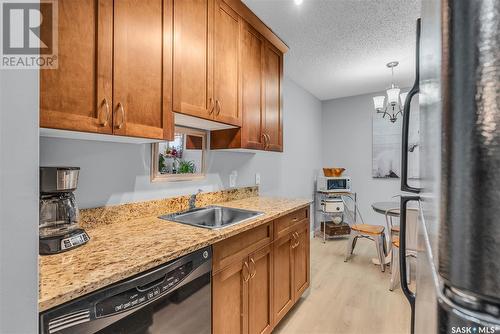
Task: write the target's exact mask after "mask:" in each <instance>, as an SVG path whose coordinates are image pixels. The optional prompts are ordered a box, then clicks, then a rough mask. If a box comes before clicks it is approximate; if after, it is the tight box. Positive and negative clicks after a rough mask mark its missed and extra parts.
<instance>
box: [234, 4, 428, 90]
mask: <svg viewBox="0 0 500 334" xmlns="http://www.w3.org/2000/svg"><path fill="white" fill-rule="evenodd" d="M243 1H244V2H245V3H246V4H247V6H248V7H250V8H251V9H252V10H253V11H254V12H255V13H256V14H257V15H258V16H259V17H260V18H261V19H262V21H264V22H265V23H266V24H267V25H268V26H269V27H270V28H271V29H272V30H274V31H275V32H276V33H277V34H278V35H279V36H280V37H281V38H282V39H283V40H284V41H285V42H286V43H287V44H288V46H289V47H290V51H289V52H288V53H287V55H286V57H285V73H286V75H288V76H289V77H290V78H291V79H292V80H294V81H295V82H296V83H298V84H299V85H301V86H302V87H303V88H305V89H306V90H308V91H309V92H311V93H312V94H313V95H315V96H316V97H317V98H319V99H320V100H328V99H332V98H337V97H342V96H352V95H359V94H364V93H371V92H376V91H380V90H384V89H386V88H388V87H389V86H390V83H391V76H390V70H389V69H388V68H386V67H385V64H386V63H388V62H389V61H392V60H397V61H399V62H400V65H399V66H398V67H397V68H396V70H395V81H396V84H397V85H399V86H400V87H409V86H411V84H412V82H413V77H414V66H415V65H414V64H415V51H414V50H415V24H416V23H415V20H416V19H417V17H418V16H419V15H420V1H419V0H303V3H302V4H301V5H300V6H297V5H295V3H294V1H293V0H243Z"/></svg>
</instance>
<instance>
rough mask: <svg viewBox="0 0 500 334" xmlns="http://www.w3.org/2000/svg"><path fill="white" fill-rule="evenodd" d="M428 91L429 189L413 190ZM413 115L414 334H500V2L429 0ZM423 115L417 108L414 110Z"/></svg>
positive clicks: (425, 150)
mask: <svg viewBox="0 0 500 334" xmlns="http://www.w3.org/2000/svg"><path fill="white" fill-rule="evenodd" d="M417 94H418V99H419V105H420V108H419V109H420V110H419V116H420V117H419V119H420V150H421V151H420V157H421V158H420V184H419V185H418V187H416V186H411V185H409V184H408V179H407V174H406V169H407V143H408V127H409V122H410V117H409V115H410V113H411V112H412V110H410V101H411V98H412V97H413V96H416V95H417ZM404 109H405V110H404V115H403V141H402V143H403V145H402V146H403V152H402V178H401V190H402V191H404V192H407V195H406V196H403V197H402V198H401V235H400V240H401V241H400V243H401V247H400V265H401V268H404V267H405V266H406V262H407V257H406V256H405V255H406V254H407V252H406V242H405V241H406V205H407V203H408V202H417V203H418V205H419V207H420V214H419V219H418V248H417V260H416V287H412V289H410V288H409V287H408V278H407V277H406V270H401V271H400V272H401V277H400V278H401V288H402V290H403V292H404V293H405V295H406V297H407V298H408V301H409V303H410V311H411V313H412V323H411V332H412V333H472V334H477V333H500V0H442V1H439V0H423V1H422V14H421V19H419V20H418V22H417V67H416V80H415V84H414V87H413V88H412V91H411V93H409V94H408V98H407V101H406V103H405V108H404ZM414 112H416V111H414Z"/></svg>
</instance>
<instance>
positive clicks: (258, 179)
mask: <svg viewBox="0 0 500 334" xmlns="http://www.w3.org/2000/svg"><path fill="white" fill-rule="evenodd" d="M255 184H256V185H259V184H260V173H256V174H255Z"/></svg>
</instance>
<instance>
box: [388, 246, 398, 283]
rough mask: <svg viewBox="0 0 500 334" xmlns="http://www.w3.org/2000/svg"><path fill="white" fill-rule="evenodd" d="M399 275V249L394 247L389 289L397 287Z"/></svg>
mask: <svg viewBox="0 0 500 334" xmlns="http://www.w3.org/2000/svg"><path fill="white" fill-rule="evenodd" d="M398 277H399V251H398V249H397V248H396V247H392V258H391V282H390V284H389V290H390V291H393V290H394V288H395V287H396V283H397V281H398Z"/></svg>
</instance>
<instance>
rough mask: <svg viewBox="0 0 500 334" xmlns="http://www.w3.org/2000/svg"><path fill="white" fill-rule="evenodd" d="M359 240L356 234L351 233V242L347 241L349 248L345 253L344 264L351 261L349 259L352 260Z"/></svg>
mask: <svg viewBox="0 0 500 334" xmlns="http://www.w3.org/2000/svg"><path fill="white" fill-rule="evenodd" d="M357 238H358V236H357V235H356V233H353V232H351V234H350V235H349V240H348V241H347V248H346V251H345V259H344V262H347V261H349V259H350V258H351V255H352V252H353V251H354V246H355V245H356V239H357Z"/></svg>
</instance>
